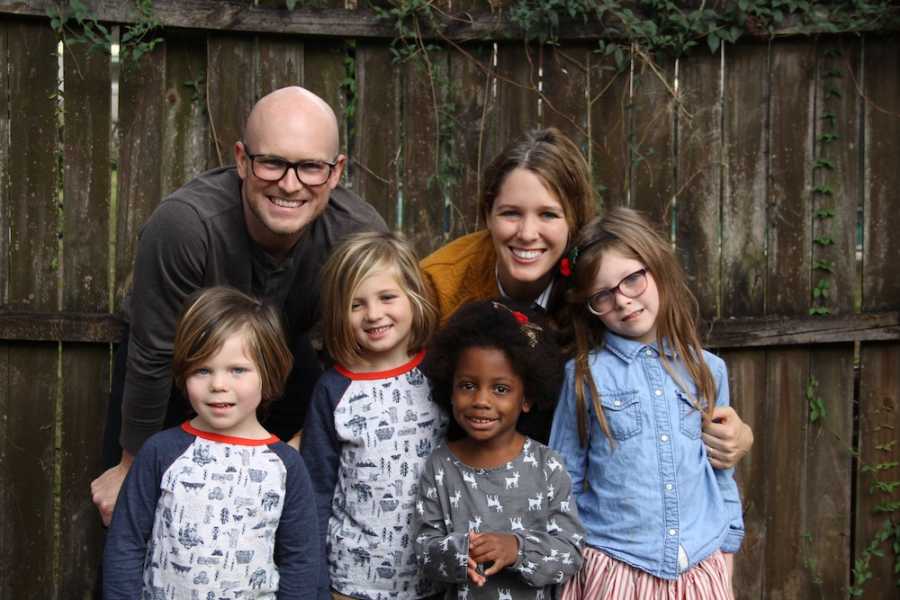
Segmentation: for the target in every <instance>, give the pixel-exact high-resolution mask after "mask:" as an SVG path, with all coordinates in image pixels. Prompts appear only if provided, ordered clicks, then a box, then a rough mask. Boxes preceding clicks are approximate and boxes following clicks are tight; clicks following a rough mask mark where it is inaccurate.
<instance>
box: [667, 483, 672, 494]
mask: <svg viewBox="0 0 900 600" xmlns="http://www.w3.org/2000/svg"><path fill="white" fill-rule="evenodd" d="M666 491H667V492H671V491H672V484H671V483H667V484H666Z"/></svg>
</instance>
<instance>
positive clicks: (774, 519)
mask: <svg viewBox="0 0 900 600" xmlns="http://www.w3.org/2000/svg"><path fill="white" fill-rule="evenodd" d="M766 362H767V365H766V390H767V394H766V396H767V402H768V404H769V406H768V410H767V414H766V417H767V418H766V423H765V424H764V425H762V426H763V427H765V428H766V430H767V431H766V436H767V442H768V443H767V444H766V445H765V446H764V447H763V448H762V450H764V451H765V452H766V453H767V454H768V456H767V457H766V459H765V463H766V470H767V473H766V476H765V478H764V479H763V480H762V481H760V480H757V481H756V483H755V485H760V484H761V483H762V482H764V483H762V486H763V487H764V488H765V494H766V496H767V500H768V506H767V511H766V512H767V513H768V514H767V523H766V527H767V531H770V532H772V535H768V536H766V544H765V553H766V554H765V561H764V563H763V564H764V565H765V566H764V568H765V582H764V587H763V589H764V590H765V597H766V598H773V599H778V600H793V599H794V598H798V597H799V594H800V591H801V590H802V589H803V588H804V586H805V584H806V575H807V573H806V570H805V567H804V565H803V563H802V562H801V561H800V560H797V558H798V556H800V552H799V550H800V546H801V544H802V543H803V534H804V532H805V530H804V517H805V515H806V508H807V507H806V504H805V502H804V501H803V491H804V478H805V475H806V462H805V461H804V460H803V459H804V457H805V456H806V452H805V447H806V427H805V423H806V406H805V403H803V402H800V401H799V400H800V399H801V398H798V395H799V394H798V392H799V391H800V390H803V388H804V385H805V384H806V382H807V380H808V379H809V351H808V350H807V349H805V348H798V349H790V350H777V351H774V352H767V353H766ZM748 487H749V486H745V488H744V489H745V490H746V489H747V488H748ZM742 554H743V553H742ZM746 559H747V557H746V556H742V557H741V560H746ZM760 566H762V565H760ZM747 567H750V565H749V564H748V565H747Z"/></svg>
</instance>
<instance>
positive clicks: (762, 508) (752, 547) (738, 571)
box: [721, 350, 771, 600]
mask: <svg viewBox="0 0 900 600" xmlns="http://www.w3.org/2000/svg"><path fill="white" fill-rule="evenodd" d="M721 356H722V359H724V360H725V363H726V365H727V366H728V383H729V388H730V393H731V405H732V406H733V407H734V409H735V410H736V411H737V413H738V414H739V415H740V417H741V419H742V420H743V421H744V422H745V423H747V425H749V426H750V427H751V428H752V429H753V434H754V437H755V442H754V445H753V449H752V450H751V451H750V453H749V454H748V455H747V456H745V457H744V458H743V459H742V460H741V462H740V463H738V465H737V467H736V468H735V478H736V479H737V482H738V489H740V491H741V503H742V505H743V508H744V531H745V533H744V541H743V544H742V545H741V551H740V553H739V554H738V555H737V557H736V560H735V561H734V577H733V589H734V593H735V598H736V599H737V600H751V599H752V600H757V599H759V598H763V597H764V596H763V585H764V583H765V568H764V565H765V556H766V555H765V552H766V540H767V537H768V536H767V531H768V530H767V521H766V517H767V511H768V501H767V499H768V494H767V491H766V489H765V487H766V486H765V482H766V481H768V480H769V479H770V478H771V473H770V472H769V470H768V464H767V456H766V454H765V452H764V448H765V446H766V444H767V443H768V440H769V438H770V435H771V434H770V432H769V431H768V430H769V429H771V421H770V418H769V406H768V404H769V402H768V395H767V394H768V392H767V388H766V385H765V381H766V373H767V368H766V353H765V352H760V351H757V352H752V351H740V350H737V351H729V352H723V353H721Z"/></svg>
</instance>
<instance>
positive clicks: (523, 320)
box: [511, 310, 528, 325]
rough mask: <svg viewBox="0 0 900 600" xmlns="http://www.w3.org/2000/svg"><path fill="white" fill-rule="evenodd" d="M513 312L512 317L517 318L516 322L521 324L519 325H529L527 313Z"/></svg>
mask: <svg viewBox="0 0 900 600" xmlns="http://www.w3.org/2000/svg"><path fill="white" fill-rule="evenodd" d="M511 312H512V316H514V317H515V318H516V321H518V322H519V325H525V324H526V323H528V316H527V315H526V314H525V313H523V312H519V311H517V310H514V311H511Z"/></svg>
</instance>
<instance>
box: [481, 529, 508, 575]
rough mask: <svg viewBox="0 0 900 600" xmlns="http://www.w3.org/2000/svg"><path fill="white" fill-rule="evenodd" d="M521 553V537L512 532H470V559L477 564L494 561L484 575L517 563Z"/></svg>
mask: <svg viewBox="0 0 900 600" xmlns="http://www.w3.org/2000/svg"><path fill="white" fill-rule="evenodd" d="M518 555H519V538H517V537H516V536H514V535H513V534H511V533H476V532H474V531H472V532H469V559H470V560H473V561H475V562H476V563H477V564H483V563H487V562H493V563H494V564H492V565H491V566H490V568H489V569H486V570H485V572H484V577H488V576H489V575H493V574H494V573H498V572H500V570H502V569H505V568H506V567H508V566H510V565H513V564H515V563H516V558H517V557H518Z"/></svg>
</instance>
